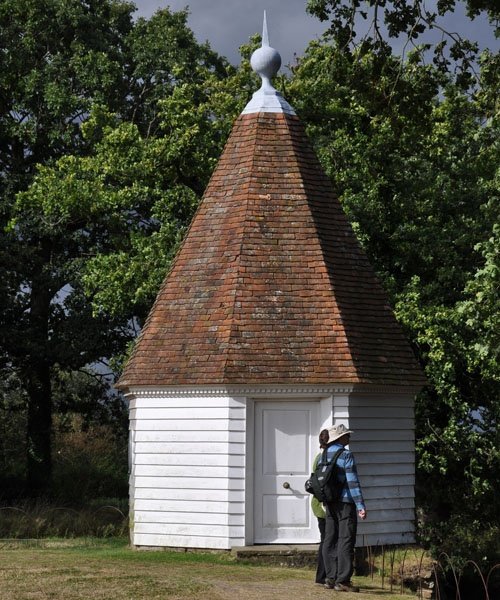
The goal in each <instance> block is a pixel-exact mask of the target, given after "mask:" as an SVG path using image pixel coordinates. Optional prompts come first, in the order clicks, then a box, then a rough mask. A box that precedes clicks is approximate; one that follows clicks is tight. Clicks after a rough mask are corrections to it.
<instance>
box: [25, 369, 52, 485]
mask: <svg viewBox="0 0 500 600" xmlns="http://www.w3.org/2000/svg"><path fill="white" fill-rule="evenodd" d="M26 390H27V392H28V423H27V439H28V444H27V452H28V456H27V486H28V493H29V494H30V496H33V497H38V496H43V495H45V494H47V493H48V492H49V491H50V484H51V481H52V455H51V450H52V439H51V436H52V390H51V384H50V369H49V367H48V366H47V365H44V364H43V363H42V364H39V365H36V366H34V367H33V368H32V369H31V371H30V373H28V374H27V377H26Z"/></svg>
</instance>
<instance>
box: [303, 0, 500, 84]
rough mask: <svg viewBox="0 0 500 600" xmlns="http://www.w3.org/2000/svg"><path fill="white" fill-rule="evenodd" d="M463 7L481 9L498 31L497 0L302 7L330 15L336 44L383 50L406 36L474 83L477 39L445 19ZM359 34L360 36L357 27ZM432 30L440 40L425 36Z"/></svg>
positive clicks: (338, 1)
mask: <svg viewBox="0 0 500 600" xmlns="http://www.w3.org/2000/svg"><path fill="white" fill-rule="evenodd" d="M459 8H464V9H465V11H466V14H467V17H468V18H469V19H471V20H474V19H475V18H476V17H478V16H479V15H486V16H487V17H488V19H489V21H490V23H491V25H492V27H494V28H495V34H496V35H497V36H498V34H499V32H500V29H499V19H500V8H499V5H498V2H497V1H496V0H438V1H437V2H435V3H431V4H430V6H428V5H427V4H426V3H425V2H424V1H423V0H368V1H362V0H350V1H349V2H346V1H345V0H308V2H307V10H308V12H309V13H310V14H312V15H314V16H316V17H318V18H319V19H320V20H321V21H329V22H330V26H329V29H328V34H329V36H331V38H332V39H334V40H335V42H336V43H337V44H338V46H339V48H343V49H347V48H349V47H352V46H357V45H359V46H360V47H365V48H371V49H372V51H374V52H376V53H377V54H380V55H382V56H390V55H391V54H392V47H391V43H393V42H395V41H396V40H401V39H403V40H405V41H404V46H403V51H402V56H403V57H405V56H406V51H407V49H410V50H414V51H417V52H418V53H419V55H420V57H421V59H423V58H424V57H425V55H426V53H427V52H428V51H429V50H431V49H432V53H433V61H434V64H435V65H436V66H437V68H439V69H440V70H442V71H444V72H448V71H449V70H453V71H455V72H456V74H457V82H458V83H459V84H460V85H461V86H462V87H465V88H467V87H468V86H470V85H471V84H473V83H474V78H473V71H474V64H475V61H476V59H477V55H478V44H477V41H474V40H469V39H467V38H465V37H464V36H463V35H462V34H460V32H456V31H455V29H454V28H449V27H448V26H447V24H446V16H447V15H449V14H450V13H454V12H455V11H456V10H458V9H459ZM360 30H361V31H362V32H363V34H362V35H361V36H360V35H358V34H359V31H360ZM433 31H434V32H437V33H438V37H439V36H440V39H439V41H436V42H431V43H430V42H429V34H430V33H431V32H433Z"/></svg>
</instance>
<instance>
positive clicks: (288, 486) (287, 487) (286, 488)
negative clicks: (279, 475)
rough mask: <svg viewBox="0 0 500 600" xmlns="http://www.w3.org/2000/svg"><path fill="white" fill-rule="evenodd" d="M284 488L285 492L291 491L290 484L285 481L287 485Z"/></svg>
mask: <svg viewBox="0 0 500 600" xmlns="http://www.w3.org/2000/svg"><path fill="white" fill-rule="evenodd" d="M283 487H284V488H285V490H289V489H290V484H289V483H288V481H285V483H284V484H283Z"/></svg>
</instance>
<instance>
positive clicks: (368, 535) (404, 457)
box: [334, 391, 415, 546]
mask: <svg viewBox="0 0 500 600" xmlns="http://www.w3.org/2000/svg"><path fill="white" fill-rule="evenodd" d="M334 414H336V415H337V416H338V421H340V422H344V423H345V424H346V425H347V426H348V427H349V428H350V429H352V430H353V431H354V434H353V435H352V436H351V442H350V446H349V448H350V450H351V451H352V452H353V453H354V456H355V458H356V463H357V467H358V475H359V479H360V482H361V486H362V489H363V496H364V498H365V502H366V508H367V512H368V518H367V520H366V521H360V522H359V526H358V539H357V546H375V545H381V544H384V545H386V544H408V543H413V542H414V541H415V537H414V532H415V501H414V486H415V474H414V473H415V433H414V400H413V395H411V394H408V393H404V392H391V391H388V392H387V393H383V394H370V395H368V394H362V393H359V392H358V393H356V392H353V393H351V394H349V396H343V397H338V398H336V399H335V400H334ZM346 414H348V417H347V418H345V417H344V418H341V417H340V415H346Z"/></svg>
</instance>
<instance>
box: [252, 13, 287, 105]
mask: <svg viewBox="0 0 500 600" xmlns="http://www.w3.org/2000/svg"><path fill="white" fill-rule="evenodd" d="M250 64H251V65H252V69H253V70H254V71H255V72H256V73H257V74H258V75H259V76H260V78H261V80H262V85H261V86H260V89H259V90H257V91H256V92H255V93H254V95H253V96H252V99H251V100H250V102H249V103H248V104H247V105H246V107H245V109H244V110H243V113H242V114H249V113H258V112H274V113H287V114H289V115H294V114H295V111H294V110H293V108H292V107H291V106H290V105H289V104H288V102H287V101H286V100H285V99H284V98H283V96H282V95H281V94H280V93H279V92H278V90H276V89H275V88H274V87H273V84H272V83H271V80H272V78H273V77H275V76H276V74H277V73H278V71H279V69H280V67H281V56H280V53H279V52H278V51H277V50H275V49H274V48H272V47H271V46H270V45H269V34H268V31H267V17H266V11H264V22H263V26H262V45H261V47H260V48H257V50H255V52H254V53H253V54H252V56H251V58H250Z"/></svg>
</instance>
